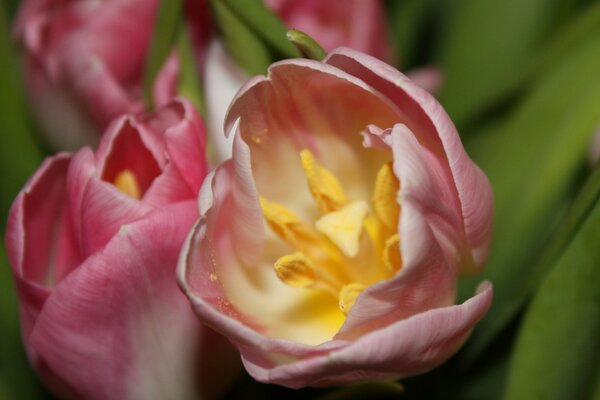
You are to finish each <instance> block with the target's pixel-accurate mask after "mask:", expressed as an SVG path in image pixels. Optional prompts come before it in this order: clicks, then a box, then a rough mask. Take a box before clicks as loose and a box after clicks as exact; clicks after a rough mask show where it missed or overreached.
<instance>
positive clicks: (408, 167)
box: [336, 125, 457, 339]
mask: <svg viewBox="0 0 600 400" xmlns="http://www.w3.org/2000/svg"><path fill="white" fill-rule="evenodd" d="M391 139H392V148H393V152H394V172H395V174H396V176H397V177H398V179H399V181H400V182H401V185H400V194H399V197H400V198H401V199H402V205H401V207H402V208H401V213H400V221H399V232H400V238H401V241H400V246H401V253H402V261H403V264H402V269H401V270H400V272H399V273H397V274H396V276H395V277H394V278H392V279H389V280H387V281H383V282H380V283H378V284H375V285H373V286H371V287H369V288H367V290H365V291H364V292H363V293H362V294H361V295H360V296H359V297H358V299H357V301H356V303H355V304H354V306H353V307H352V310H351V311H350V313H349V314H348V317H347V318H346V321H345V322H344V325H343V326H342V328H341V329H340V332H339V333H338V335H337V336H336V338H339V339H353V338H356V337H359V336H360V335H362V334H364V333H365V332H368V331H370V330H373V329H378V328H382V327H384V326H386V325H388V324H391V323H393V322H395V321H399V320H402V319H405V318H407V317H410V316H413V315H415V314H417V313H421V312H424V311H426V310H429V309H432V308H437V307H443V306H448V305H451V304H454V300H455V299H454V297H455V280H456V276H455V272H454V270H453V263H452V262H450V260H452V259H453V258H455V257H456V255H455V254H453V253H452V252H453V251H454V250H455V249H456V245H452V244H451V243H452V241H453V240H455V238H454V237H452V236H451V235H452V234H453V233H454V232H455V226H456V224H457V223H456V218H457V216H456V215H455V213H454V211H455V210H454V209H453V208H452V207H447V206H446V204H448V203H451V200H450V201H448V200H447V198H448V197H449V196H451V195H452V193H451V192H450V193H449V189H448V188H447V185H446V183H445V182H444V180H443V177H442V176H439V175H437V174H436V172H437V171H436V168H435V160H434V159H432V157H431V155H429V154H427V151H426V150H424V149H423V148H421V146H420V145H419V143H418V142H417V140H416V138H415V137H414V135H413V134H412V132H411V131H410V130H408V128H407V127H406V126H404V125H396V126H395V127H394V129H393V130H392V132H391ZM404 238H407V239H404Z"/></svg>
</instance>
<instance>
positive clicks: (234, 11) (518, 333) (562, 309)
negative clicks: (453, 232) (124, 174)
mask: <svg viewBox="0 0 600 400" xmlns="http://www.w3.org/2000/svg"><path fill="white" fill-rule="evenodd" d="M18 3H19V2H18V1H16V0H3V2H2V3H0V152H1V154H0V163H1V165H0V166H1V168H0V173H1V174H2V177H1V180H0V185H1V187H0V194H1V195H0V205H1V212H0V215H1V216H2V217H1V218H2V220H1V221H2V232H4V225H5V223H6V215H7V213H8V208H9V206H10V203H11V201H12V200H13V199H14V197H15V195H16V194H17V192H18V190H19V189H20V187H21V186H22V185H23V183H24V182H25V180H26V179H27V177H28V176H29V175H30V174H31V173H32V172H33V171H34V170H35V168H36V167H37V166H38V165H39V163H40V161H41V160H42V158H43V157H44V156H45V155H47V154H48V152H47V150H45V148H44V146H43V144H42V143H40V141H39V139H38V135H37V134H36V129H35V126H34V123H33V122H32V118H31V117H30V116H29V115H28V110H27V107H26V104H25V100H24V95H23V88H22V81H21V78H22V77H21V69H20V66H19V58H18V56H17V54H18V51H17V49H16V48H15V47H14V43H13V42H12V41H11V37H10V27H11V21H12V20H13V18H14V14H15V10H16V7H17V6H18ZM178 3H179V2H174V1H172V2H170V3H169V2H168V1H163V5H162V7H163V8H162V9H163V11H164V12H165V13H166V14H165V15H167V16H166V17H165V18H163V19H162V21H159V22H158V24H157V30H156V33H155V38H157V40H156V41H155V42H156V45H155V46H154V48H153V55H151V57H150V58H149V61H148V66H149V67H148V69H147V71H150V72H149V75H148V76H147V80H149V81H150V84H151V81H152V79H153V74H152V70H153V68H154V70H156V65H160V64H161V62H162V61H163V60H164V57H165V56H166V54H167V53H168V49H169V48H170V47H169V46H171V45H172V44H173V41H174V40H175V39H174V37H175V36H176V35H175V34H174V32H176V29H177V18H171V19H169V17H168V12H169V10H174V9H176V7H177V4H178ZM211 4H212V6H213V10H214V15H215V19H216V21H217V25H218V28H219V30H220V32H221V34H222V36H223V38H224V40H225V42H226V43H227V44H228V49H229V51H230V52H231V54H232V55H233V56H234V57H235V59H236V60H237V61H238V63H239V64H240V65H242V66H243V67H244V68H245V69H246V70H247V71H249V72H251V73H260V72H262V71H264V70H265V68H266V65H268V64H269V63H270V62H272V61H274V60H276V59H279V58H283V57H290V56H294V55H296V54H297V53H296V50H295V49H294V48H293V47H292V46H291V45H290V44H289V43H288V42H287V41H286V40H285V35H284V33H285V29H284V28H283V25H282V24H281V23H280V22H279V21H278V20H277V19H276V18H275V17H274V16H273V15H272V14H269V13H265V11H264V8H263V7H261V5H260V1H258V0H214V1H212V2H211ZM385 4H386V7H387V11H388V13H387V15H388V22H389V32H390V35H392V38H393V42H394V44H395V51H396V54H397V60H396V64H397V67H398V68H399V69H401V70H402V71H406V70H409V69H411V68H413V67H418V66H424V65H436V66H437V67H438V68H439V69H440V71H441V72H442V75H443V86H442V88H441V90H440V92H439V93H438V94H437V97H438V99H439V100H440V102H441V103H442V104H443V105H444V107H445V109H446V110H447V111H448V113H449V114H450V116H451V117H452V118H453V120H454V121H455V123H456V125H457V127H458V129H459V132H460V133H461V136H462V138H463V142H464V144H465V147H466V148H467V151H468V152H469V154H470V155H471V157H472V158H473V159H474V160H475V161H476V162H477V163H478V164H479V165H480V166H481V168H482V169H483V170H484V171H485V172H486V173H487V174H488V176H489V178H490V180H491V182H492V185H493V188H494V193H495V202H496V222H495V232H494V233H495V238H494V245H493V249H492V255H491V257H490V260H489V263H488V265H487V269H486V271H485V273H484V274H483V275H482V276H478V277H473V278H468V279H464V280H463V281H462V282H461V287H460V300H462V299H465V298H467V297H469V296H470V295H471V294H472V293H473V291H474V288H475V286H476V284H477V283H478V282H480V281H481V280H483V279H489V280H491V281H492V282H493V283H494V287H495V297H494V302H493V306H492V308H491V310H490V312H489V313H488V315H487V316H486V317H485V318H484V320H483V321H481V323H480V324H479V325H478V326H477V328H476V329H475V331H474V333H473V335H472V337H471V339H470V340H469V342H468V343H467V344H466V346H465V347H464V348H463V349H462V350H461V351H460V352H459V353H458V354H457V355H456V356H455V357H454V358H452V359H451V360H450V361H449V362H448V363H446V364H445V365H443V366H442V367H440V368H438V369H436V370H434V371H432V372H430V373H428V374H425V375H422V376H419V377H415V378H410V379H406V380H403V381H402V384H403V386H404V393H403V395H402V397H404V398H407V399H416V398H419V399H444V400H449V399H509V400H510V399H517V400H518V399H588V398H589V399H600V203H599V195H600V171H598V168H597V167H595V166H593V165H592V164H591V163H590V162H589V157H588V154H589V150H590V143H591V139H592V137H593V136H594V133H595V132H596V131H597V130H598V127H600V73H599V71H600V2H599V1H590V0H527V1H517V0H505V1H497V0H454V1H448V0H446V1H442V0H388V1H386V3H385ZM174 15H175V14H174ZM242 39H243V40H242ZM194 84H196V89H197V82H195V83H194ZM191 92H192V93H197V91H194V90H192V91H191ZM197 104H199V106H201V96H197ZM1 262H2V265H1V266H0V334H1V340H0V399H43V398H50V395H49V394H48V393H46V392H45V391H44V390H43V389H42V387H41V385H40V384H39V383H38V381H37V380H36V378H35V376H34V375H33V373H32V371H31V370H30V368H29V366H28V364H27V361H26V358H25V355H24V350H23V348H22V345H21V341H20V337H19V327H18V308H17V302H16V297H15V291H14V287H13V283H12V279H11V276H10V268H9V267H8V265H7V261H6V256H5V252H4V248H2V255H1ZM399 391H400V388H399V386H398V385H397V384H394V383H386V384H367V385H360V386H357V387H352V388H346V389H337V390H336V389H329V390H317V389H306V390H301V391H291V390H286V389H283V388H278V387H274V386H267V385H260V384H258V383H256V382H254V381H252V380H251V379H250V378H249V377H248V376H243V377H241V378H240V380H239V382H238V384H237V385H236V386H235V387H233V388H232V389H231V392H230V394H229V398H232V399H233V398H256V397H273V398H279V397H283V396H285V397H288V398H291V399H293V398H315V397H319V398H323V399H352V398H357V399H358V398H396V397H397V396H398V393H399Z"/></svg>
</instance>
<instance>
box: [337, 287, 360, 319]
mask: <svg viewBox="0 0 600 400" xmlns="http://www.w3.org/2000/svg"><path fill="white" fill-rule="evenodd" d="M363 290H365V287H364V286H363V285H361V284H360V283H350V284H349V285H346V286H344V287H343V288H342V290H340V294H339V297H338V299H339V305H340V310H341V311H342V312H343V313H344V315H348V313H349V312H350V310H351V309H352V306H354V303H355V302H356V298H357V297H358V295H359V294H361V293H362V291H363Z"/></svg>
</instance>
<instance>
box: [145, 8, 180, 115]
mask: <svg viewBox="0 0 600 400" xmlns="http://www.w3.org/2000/svg"><path fill="white" fill-rule="evenodd" d="M182 6H183V0H161V1H160V4H159V7H158V11H157V14H156V21H155V26H154V33H153V34H152V41H151V42H150V48H149V50H148V55H147V58H146V65H145V69H144V98H145V99H146V102H147V104H148V105H150V106H152V104H153V99H152V91H153V88H154V80H155V79H156V76H157V75H158V73H159V71H160V69H161V68H162V66H163V64H164V63H165V61H166V60H167V57H169V54H170V53H171V51H172V49H173V45H174V43H175V40H176V38H177V33H178V32H179V28H180V23H181V9H182Z"/></svg>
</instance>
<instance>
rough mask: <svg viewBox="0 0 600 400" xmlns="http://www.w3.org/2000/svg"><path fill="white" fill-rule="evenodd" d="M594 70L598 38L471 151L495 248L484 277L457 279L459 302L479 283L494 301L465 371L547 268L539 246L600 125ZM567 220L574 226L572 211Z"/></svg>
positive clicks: (467, 352) (599, 78) (599, 63)
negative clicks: (483, 183)
mask: <svg viewBox="0 0 600 400" xmlns="http://www.w3.org/2000/svg"><path fill="white" fill-rule="evenodd" d="M598 70H600V37H597V38H595V40H590V42H589V43H586V44H585V45H584V46H582V48H580V49H579V51H577V52H576V54H574V56H573V57H570V58H569V59H566V60H564V61H563V62H562V63H560V64H559V65H557V66H556V67H555V68H554V69H553V70H552V71H551V72H550V73H549V74H548V75H547V76H546V77H545V78H544V79H543V80H542V81H541V82H540V84H539V86H538V87H537V88H535V90H534V91H533V92H532V93H531V95H530V96H529V97H528V98H527V99H526V100H525V101H524V102H523V103H522V104H521V105H520V106H519V107H518V109H517V110H516V111H515V113H514V114H513V115H512V116H511V117H510V119H509V120H508V121H506V122H503V123H502V124H501V125H499V126H497V127H496V128H494V129H492V130H491V131H490V132H489V133H488V135H489V136H488V137H487V138H486V139H487V140H488V143H487V145H485V144H484V143H481V141H484V139H483V138H480V139H479V140H480V143H479V144H478V146H476V147H475V148H474V150H477V152H474V153H472V156H473V158H474V159H475V160H476V161H477V162H479V164H480V166H481V167H482V168H483V169H484V171H485V172H486V173H487V174H488V176H489V178H490V180H491V182H492V186H493V188H494V193H495V201H496V219H495V229H494V242H493V247H492V254H491V257H490V260H489V261H488V265H487V267H486V271H485V272H484V274H482V276H479V277H476V278H474V279H468V280H463V282H461V288H460V297H461V298H466V297H469V296H471V295H472V293H473V291H474V288H475V285H476V284H477V283H478V282H479V281H481V280H482V279H489V280H491V281H492V282H493V283H494V292H495V294H494V302H493V304H492V307H491V308H490V310H489V311H488V313H487V315H486V316H485V317H484V319H483V320H482V321H481V322H480V323H479V324H478V326H477V329H476V330H475V332H474V333H473V337H472V338H471V340H470V342H469V343H468V345H467V346H466V348H465V349H464V352H463V354H462V356H463V359H464V362H465V363H466V364H469V363H471V362H472V361H474V360H475V359H476V358H477V357H478V356H479V354H480V353H481V351H482V350H483V349H484V348H485V347H486V346H487V345H488V344H489V342H490V341H491V340H492V339H493V337H494V336H495V335H497V334H498V333H499V331H500V330H501V329H502V328H503V327H504V326H505V324H506V323H507V322H508V321H510V319H511V318H512V317H513V316H514V314H515V313H516V312H517V311H518V310H519V308H520V307H521V306H522V305H523V302H524V301H525V300H526V299H527V296H528V295H530V293H532V290H533V289H535V287H536V286H537V284H538V282H539V279H540V277H541V276H543V274H544V272H545V271H546V270H547V268H548V267H549V265H548V263H547V260H546V261H542V262H541V263H540V262H539V259H540V256H541V254H542V249H543V246H544V245H545V244H546V243H547V241H548V239H549V237H550V234H551V232H552V229H553V228H554V227H555V226H556V224H557V223H558V221H559V220H560V217H561V216H562V212H563V210H564V208H565V205H566V203H567V201H568V200H569V194H570V192H571V189H572V187H573V186H574V185H575V184H576V182H577V181H578V178H579V173H580V171H581V168H582V166H583V164H584V161H585V159H586V157H585V156H586V152H587V148H588V145H589V140H590V137H591V135H592V134H593V132H594V129H595V127H596V125H597V124H598V123H599V122H600V75H598V74H597V72H596V71H598ZM557 94H560V95H557ZM584 203H585V202H584V201H583V200H582V204H584ZM583 208H585V207H584V206H583ZM583 208H582V209H583ZM574 215H575V217H572V219H573V220H577V215H578V214H577V211H575V214H574ZM567 231H568V229H567ZM557 248H560V246H558V247H557ZM551 254H552V253H551ZM536 263H539V264H536Z"/></svg>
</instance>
